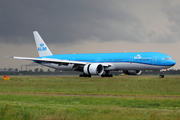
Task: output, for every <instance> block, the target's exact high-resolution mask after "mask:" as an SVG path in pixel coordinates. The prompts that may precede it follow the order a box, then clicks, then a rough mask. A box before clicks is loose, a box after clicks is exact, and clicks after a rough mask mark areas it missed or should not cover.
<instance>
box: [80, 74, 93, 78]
mask: <svg viewBox="0 0 180 120" xmlns="http://www.w3.org/2000/svg"><path fill="white" fill-rule="evenodd" d="M79 77H91V75H87V74H80V75H79Z"/></svg>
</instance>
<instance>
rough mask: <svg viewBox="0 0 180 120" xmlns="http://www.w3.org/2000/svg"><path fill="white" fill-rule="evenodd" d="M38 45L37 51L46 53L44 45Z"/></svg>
mask: <svg viewBox="0 0 180 120" xmlns="http://www.w3.org/2000/svg"><path fill="white" fill-rule="evenodd" d="M39 45H40V47H38V51H46V49H47V48H46V47H43V46H44V44H43V43H41V44H39Z"/></svg>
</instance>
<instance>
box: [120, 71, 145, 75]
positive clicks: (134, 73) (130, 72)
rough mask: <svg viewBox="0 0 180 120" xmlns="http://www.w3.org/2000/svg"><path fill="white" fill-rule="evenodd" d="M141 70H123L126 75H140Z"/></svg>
mask: <svg viewBox="0 0 180 120" xmlns="http://www.w3.org/2000/svg"><path fill="white" fill-rule="evenodd" d="M141 72H142V70H123V73H124V74H126V75H140V74H141Z"/></svg>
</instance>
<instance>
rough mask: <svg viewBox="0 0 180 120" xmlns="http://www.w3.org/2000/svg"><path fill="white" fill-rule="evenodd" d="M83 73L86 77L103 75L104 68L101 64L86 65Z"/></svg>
mask: <svg viewBox="0 0 180 120" xmlns="http://www.w3.org/2000/svg"><path fill="white" fill-rule="evenodd" d="M83 71H84V73H85V74H86V75H102V74H103V72H104V67H103V66H102V65H101V64H99V63H92V64H86V65H85V66H84V68H83Z"/></svg>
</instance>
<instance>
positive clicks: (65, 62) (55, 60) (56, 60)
mask: <svg viewBox="0 0 180 120" xmlns="http://www.w3.org/2000/svg"><path fill="white" fill-rule="evenodd" d="M8 57H11V58H14V59H21V60H30V61H35V62H37V63H38V62H39V63H40V62H45V63H55V64H59V65H62V64H76V65H86V64H88V63H89V62H79V61H70V60H60V59H52V58H30V57H16V56H8ZM102 65H103V66H104V67H108V66H111V65H110V64H106V63H103V64H102Z"/></svg>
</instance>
